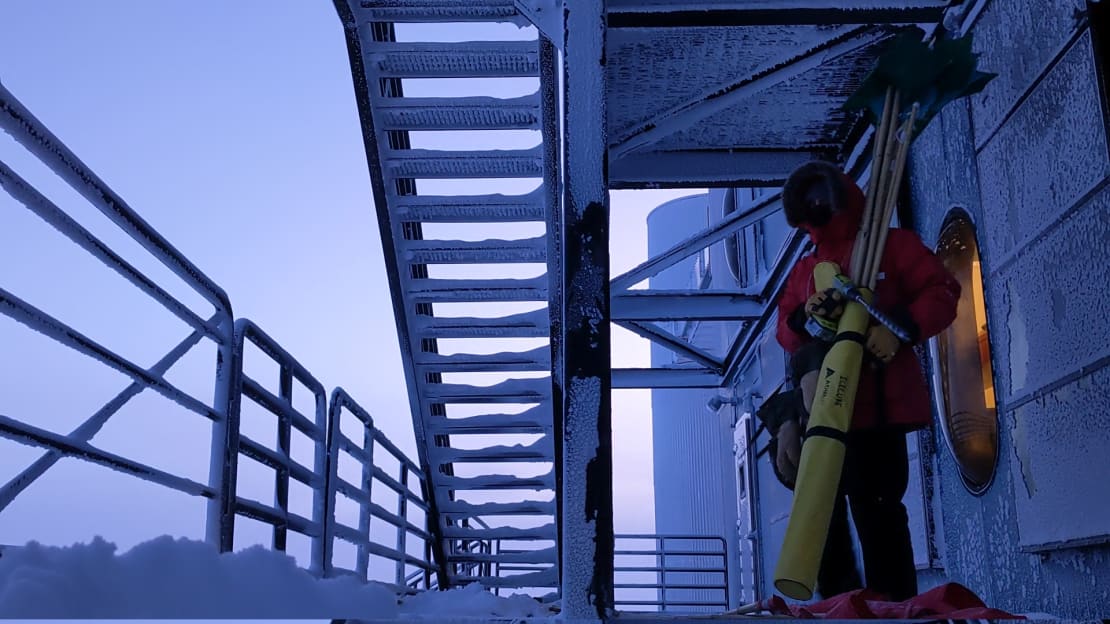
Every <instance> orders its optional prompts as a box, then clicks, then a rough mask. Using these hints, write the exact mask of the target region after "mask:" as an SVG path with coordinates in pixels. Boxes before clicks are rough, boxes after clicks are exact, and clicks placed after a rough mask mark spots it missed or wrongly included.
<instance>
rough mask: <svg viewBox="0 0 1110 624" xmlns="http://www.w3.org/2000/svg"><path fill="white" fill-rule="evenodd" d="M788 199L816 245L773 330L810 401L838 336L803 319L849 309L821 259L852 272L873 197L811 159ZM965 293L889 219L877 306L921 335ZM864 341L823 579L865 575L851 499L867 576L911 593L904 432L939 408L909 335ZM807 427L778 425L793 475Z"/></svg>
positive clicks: (885, 334) (829, 584) (836, 586)
mask: <svg viewBox="0 0 1110 624" xmlns="http://www.w3.org/2000/svg"><path fill="white" fill-rule="evenodd" d="M782 202H783V211H784V212H785V214H786V219H787V222H788V223H789V224H790V225H791V226H793V227H797V228H802V229H804V230H805V231H807V232H808V233H809V236H810V239H811V240H812V241H813V243H814V245H815V249H814V251H813V253H811V254H809V255H807V256H805V257H803V258H802V259H800V260H799V261H798V263H797V264H796V265H795V266H794V268H793V270H792V271H791V273H790V275H789V276H788V278H787V281H786V285H785V289H784V292H783V294H782V298H781V299H780V300H779V303H778V326H777V332H776V333H777V337H778V340H779V342H780V343H781V344H782V346H783V348H784V349H785V350H786V351H787V352H788V353H789V354H790V362H791V370H792V377H793V380H794V382H795V385H796V386H800V388H801V390H802V397H803V399H802V403H803V405H804V407H805V410H806V412H808V409H809V406H810V405H811V404H812V400H813V394H814V388H815V386H816V377H817V374H818V373H817V371H818V370H819V369H820V367H821V361H822V360H823V358H824V354H825V353H826V352H827V351H828V347H829V346H830V343H826V342H823V341H821V340H818V339H816V338H814V337H812V336H811V335H810V333H809V332H808V331H807V330H806V327H805V325H806V322H807V320H808V317H810V316H824V317H826V318H829V319H832V320H835V319H836V318H838V317H839V315H840V314H841V313H842V312H843V300H842V299H841V298H840V295H839V294H838V293H836V292H835V291H826V292H816V290H815V288H814V282H813V269H814V267H815V266H816V265H817V264H818V263H819V262H826V261H828V262H835V263H836V264H837V265H838V266H839V267H841V271H842V272H845V273H846V272H847V271H848V267H849V262H850V259H851V255H852V246H853V243H854V241H855V238H856V234H857V233H858V231H859V225H860V220H861V218H862V216H863V209H864V203H865V198H864V195H863V192H862V191H861V190H860V188H859V186H857V185H856V183H855V182H854V181H853V180H852V179H851V178H849V177H848V176H847V175H845V174H844V173H842V172H841V171H840V169H839V168H838V167H836V166H835V165H833V164H831V163H826V162H820V161H814V162H810V163H806V164H805V165H802V166H801V167H799V168H798V169H797V170H795V171H794V172H793V173H792V174H791V175H790V177H789V178H788V179H787V182H786V185H785V187H784V188H783V197H782ZM959 297H960V285H959V283H958V282H957V281H956V280H955V279H954V278H953V277H952V275H951V274H950V273H949V272H948V271H947V270H946V269H945V268H944V266H943V265H942V264H941V262H940V260H939V259H938V258H937V257H936V256H935V255H934V254H933V252H932V251H930V250H929V249H928V248H927V247H925V245H924V244H923V243H922V242H921V239H920V238H919V237H918V236H917V235H916V234H915V233H913V232H912V231H909V230H904V229H898V228H892V229H891V230H890V234H889V236H888V238H887V243H886V248H885V251H884V253H883V256H882V261H881V262H880V265H879V273H878V280H877V282H876V286H875V293H874V299H873V305H874V306H875V307H876V308H877V309H879V310H881V311H883V312H886V313H887V314H888V315H889V316H891V317H892V318H893V319H895V320H896V321H897V322H898V323H899V324H900V325H901V326H902V327H903V328H904V329H906V330H907V331H908V332H909V334H910V336H911V337H912V341H913V343H914V344H916V343H919V342H921V341H924V340H926V339H928V338H930V337H932V336H934V335H936V334H938V333H940V332H941V331H942V330H943V329H944V328H946V327H947V326H948V325H949V324H950V323H951V322H952V321H953V320H954V319H955V318H956V302H957V301H958V300H959ZM865 344H866V349H865V352H864V355H865V358H864V362H863V365H862V367H861V372H860V378H859V386H858V389H857V392H856V400H855V410H854V412H853V415H852V424H851V428H850V430H849V432H848V436H847V447H846V455H845V459H844V469H843V473H842V475H841V481H840V492H839V494H838V496H837V503H836V506H835V507H834V509H833V517H832V522H831V525H830V527H829V537H828V540H827V542H826V545H825V551H824V554H823V558H822V563H821V568H820V572H819V574H818V581H817V583H818V585H817V589H818V591H819V592H820V594H821V595H822V596H825V597H829V596H833V595H836V594H840V593H843V592H846V591H851V590H853V589H859V588H860V587H862V586H863V583H861V579H860V575H859V572H858V571H857V570H856V565H855V555H854V551H853V548H852V542H851V536H850V533H849V527H848V514H847V506H848V505H850V506H851V510H852V519H853V521H854V524H855V527H856V534H857V535H858V537H859V541H860V546H861V547H862V551H863V552H862V554H863V565H864V571H865V577H866V580H867V583H866V586H867V587H868V588H869V589H872V590H875V591H878V592H880V593H883V594H886V595H887V596H889V597H890V598H891V599H892V600H896V601H897V600H905V599H907V598H910V597H912V596H914V595H916V594H917V572H916V569H915V566H914V562H913V550H912V547H911V543H910V533H909V520H908V517H907V514H906V508H905V506H904V505H903V504H902V497H903V496H904V495H905V493H906V488H907V485H908V479H909V461H908V457H907V452H906V433H907V432H909V431H912V430H915V429H921V428H924V427H928V426H929V425H930V424H931V423H932V410H931V407H930V403H929V392H928V387H927V386H926V382H925V377H924V374H923V372H922V370H921V366H920V363H919V361H918V359H917V356H916V354H915V353H914V350H913V345H912V344H903V343H901V342H900V341H899V340H898V338H896V337H895V336H894V334H893V333H892V332H891V331H890V330H888V329H887V328H885V327H883V326H882V325H879V324H877V323H875V322H874V320H872V324H871V326H870V327H869V329H868V331H867V336H866V343H865ZM803 413H805V412H803ZM802 431H804V423H801V422H798V421H797V420H789V419H788V420H786V422H783V423H782V424H780V425H779V426H778V427H777V430H776V431H774V433H775V435H776V440H777V442H778V449H777V457H776V458H775V461H776V463H777V467H778V468H779V470H780V472H781V473H783V474H785V475H788V477H789V478H790V479H791V480H793V477H794V476H795V475H796V474H797V465H798V461H799V458H800V455H801V444H800V438H801V432H802ZM845 499H846V500H847V505H846V502H845Z"/></svg>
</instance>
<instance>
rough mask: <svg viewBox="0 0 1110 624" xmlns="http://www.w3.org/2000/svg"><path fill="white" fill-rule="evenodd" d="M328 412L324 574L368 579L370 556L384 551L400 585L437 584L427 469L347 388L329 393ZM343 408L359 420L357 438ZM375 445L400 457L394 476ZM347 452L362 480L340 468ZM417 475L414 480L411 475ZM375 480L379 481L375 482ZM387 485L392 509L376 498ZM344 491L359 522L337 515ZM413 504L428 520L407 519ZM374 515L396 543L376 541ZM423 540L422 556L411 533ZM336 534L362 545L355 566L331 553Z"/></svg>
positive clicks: (403, 588)
mask: <svg viewBox="0 0 1110 624" xmlns="http://www.w3.org/2000/svg"><path fill="white" fill-rule="evenodd" d="M329 412H330V414H329V418H328V449H329V452H328V456H329V457H330V458H331V461H330V462H329V463H328V471H327V491H326V497H325V504H326V512H325V517H327V518H329V519H331V522H330V523H328V525H327V527H326V533H325V535H324V543H323V550H322V555H323V561H324V562H325V564H326V565H327V567H326V568H325V570H324V571H325V574H326V575H328V576H332V575H335V574H354V575H356V576H357V577H358V578H360V579H363V580H366V579H367V578H368V577H367V574H368V570H369V568H370V561H371V557H383V558H385V559H387V560H389V561H391V562H393V565H394V579H393V585H394V588H395V589H397V590H398V591H409V590H413V589H428V588H429V587H432V586H433V585H435V584H436V582H435V580H433V577H434V573H435V571H436V568H435V566H434V565H432V564H431V563H430V561H431V559H432V557H431V547H432V535H431V533H429V531H428V530H427V518H428V503H427V502H426V501H427V492H426V488H427V481H426V479H425V475H424V473H423V471H421V470H420V467H419V466H417V465H416V463H415V462H413V461H412V460H411V459H409V458H408V457H406V456H405V455H404V453H402V452H401V450H400V449H399V448H397V446H396V445H395V444H393V443H392V442H390V441H389V439H388V438H386V437H385V435H384V434H383V433H382V432H381V431H378V429H376V428H375V427H374V419H373V418H372V417H371V416H370V414H369V413H368V412H367V411H366V410H365V409H363V408H362V407H361V406H360V405H359V404H358V403H356V402H355V401H354V399H352V398H351V397H350V395H348V394H347V392H346V391H345V390H343V388H336V389H335V390H334V391H333V392H332V395H331V407H330V409H329ZM344 413H350V414H351V415H353V416H354V417H355V418H356V419H357V420H358V422H359V423H360V424H361V431H362V440H361V441H360V442H356V441H354V440H352V439H350V438H349V437H347V436H346V435H345V434H344V433H343V427H342V421H341V419H342V418H343V414H344ZM377 449H381V450H384V451H385V452H386V453H388V454H389V456H390V457H391V458H392V459H394V460H396V462H397V464H398V472H397V475H396V476H393V475H390V474H389V473H387V472H386V471H385V470H383V469H382V468H381V467H380V465H379V463H378V462H376V460H375V453H376V450H377ZM344 454H346V455H348V456H350V457H351V458H353V459H354V460H355V462H357V464H358V467H359V469H360V471H361V475H360V479H359V484H358V485H355V484H353V483H351V482H349V481H347V480H346V479H344V478H343V477H342V476H341V475H340V474H339V466H340V458H341V457H342V456H343V455H344ZM410 477H415V480H412V479H410ZM375 484H377V487H376V488H375V487H374V486H375ZM383 487H385V488H386V489H387V490H388V491H389V492H392V494H391V495H389V496H388V497H389V498H392V499H394V500H395V503H396V508H395V509H394V510H393V511H390V510H388V509H386V508H385V507H383V506H382V505H380V504H378V503H375V502H374V494H375V492H380V491H382V488H383ZM338 496H343V497H345V498H347V499H350V500H352V501H355V502H356V503H357V504H358V527H357V528H352V527H350V526H348V525H346V524H343V523H341V522H340V521H339V519H338V518H337V517H336V514H335V509H336V502H337V500H336V499H337V497H338ZM410 505H411V506H413V507H416V508H417V509H418V510H419V511H420V515H421V516H422V517H423V518H425V522H424V523H423V524H424V525H425V526H418V525H417V524H415V523H413V522H412V521H411V520H410V519H409V515H410V509H411V508H410ZM373 519H376V520H378V521H381V522H385V523H387V524H389V525H391V526H393V527H394V528H395V532H394V534H395V542H394V545H393V546H386V545H383V544H377V543H374V542H373V541H372V540H371V539H370V525H371V521H372V520H373ZM410 537H413V538H415V539H416V540H418V541H419V549H418V552H420V553H421V556H420V557H417V556H414V555H413V554H411V552H412V550H413V548H412V543H411V542H410V541H409V538H410ZM336 539H342V540H345V541H347V542H350V543H352V544H355V545H356V546H357V548H358V552H357V556H356V561H355V569H354V570H349V569H345V568H342V567H340V566H337V565H335V564H334V557H333V556H332V552H333V548H334V545H335V540H336Z"/></svg>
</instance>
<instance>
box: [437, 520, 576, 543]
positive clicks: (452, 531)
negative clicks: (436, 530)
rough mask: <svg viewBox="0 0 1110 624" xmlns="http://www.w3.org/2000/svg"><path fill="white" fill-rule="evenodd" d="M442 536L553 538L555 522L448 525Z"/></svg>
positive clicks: (467, 537)
mask: <svg viewBox="0 0 1110 624" xmlns="http://www.w3.org/2000/svg"><path fill="white" fill-rule="evenodd" d="M443 537H445V538H448V539H460V540H498V539H499V540H547V539H550V540H553V539H556V537H557V533H556V531H555V524H554V523H551V524H545V525H543V526H538V527H535V528H531V529H521V528H517V527H493V528H488V529H479V528H473V527H460V526H449V527H445V528H444V529H443Z"/></svg>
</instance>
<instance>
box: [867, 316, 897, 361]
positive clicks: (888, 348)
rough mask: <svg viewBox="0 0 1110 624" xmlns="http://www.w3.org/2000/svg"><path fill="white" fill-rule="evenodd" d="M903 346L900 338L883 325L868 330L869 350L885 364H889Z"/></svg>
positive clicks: (873, 326)
mask: <svg viewBox="0 0 1110 624" xmlns="http://www.w3.org/2000/svg"><path fill="white" fill-rule="evenodd" d="M901 346H902V342H901V341H899V340H898V337H897V336H895V335H894V334H893V333H891V331H890V330H889V329H887V328H886V327H883V326H882V325H872V326H871V328H870V329H868V330H867V350H868V351H870V352H871V355H874V356H875V357H876V358H878V360H879V361H880V362H882V363H883V364H889V363H890V361H891V360H892V359H894V354H895V353H898V349H899V348H900V347H901Z"/></svg>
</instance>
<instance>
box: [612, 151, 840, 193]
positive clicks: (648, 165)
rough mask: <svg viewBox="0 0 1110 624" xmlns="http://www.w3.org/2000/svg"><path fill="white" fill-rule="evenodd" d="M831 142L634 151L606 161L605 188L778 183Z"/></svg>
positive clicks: (819, 154) (818, 156) (817, 156)
mask: <svg viewBox="0 0 1110 624" xmlns="http://www.w3.org/2000/svg"><path fill="white" fill-rule="evenodd" d="M838 150H839V147H837V146H832V145H829V146H817V147H813V146H811V147H810V148H809V149H805V150H796V149H750V150H745V149H742V148H739V149H728V150H667V151H652V152H634V153H631V154H628V155H626V156H623V157H621V158H619V159H617V160H613V161H610V163H609V179H610V188H614V189H647V188H705V187H707V186H710V187H722V186H731V187H741V188H752V187H759V188H762V187H772V186H782V185H783V183H784V182H786V178H787V176H789V175H790V172H791V171H793V170H794V169H796V168H797V167H798V166H800V165H801V164H803V163H805V162H808V161H810V160H815V159H822V158H826V157H827V156H829V155H832V154H835V153H836V152H837V151H838Z"/></svg>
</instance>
